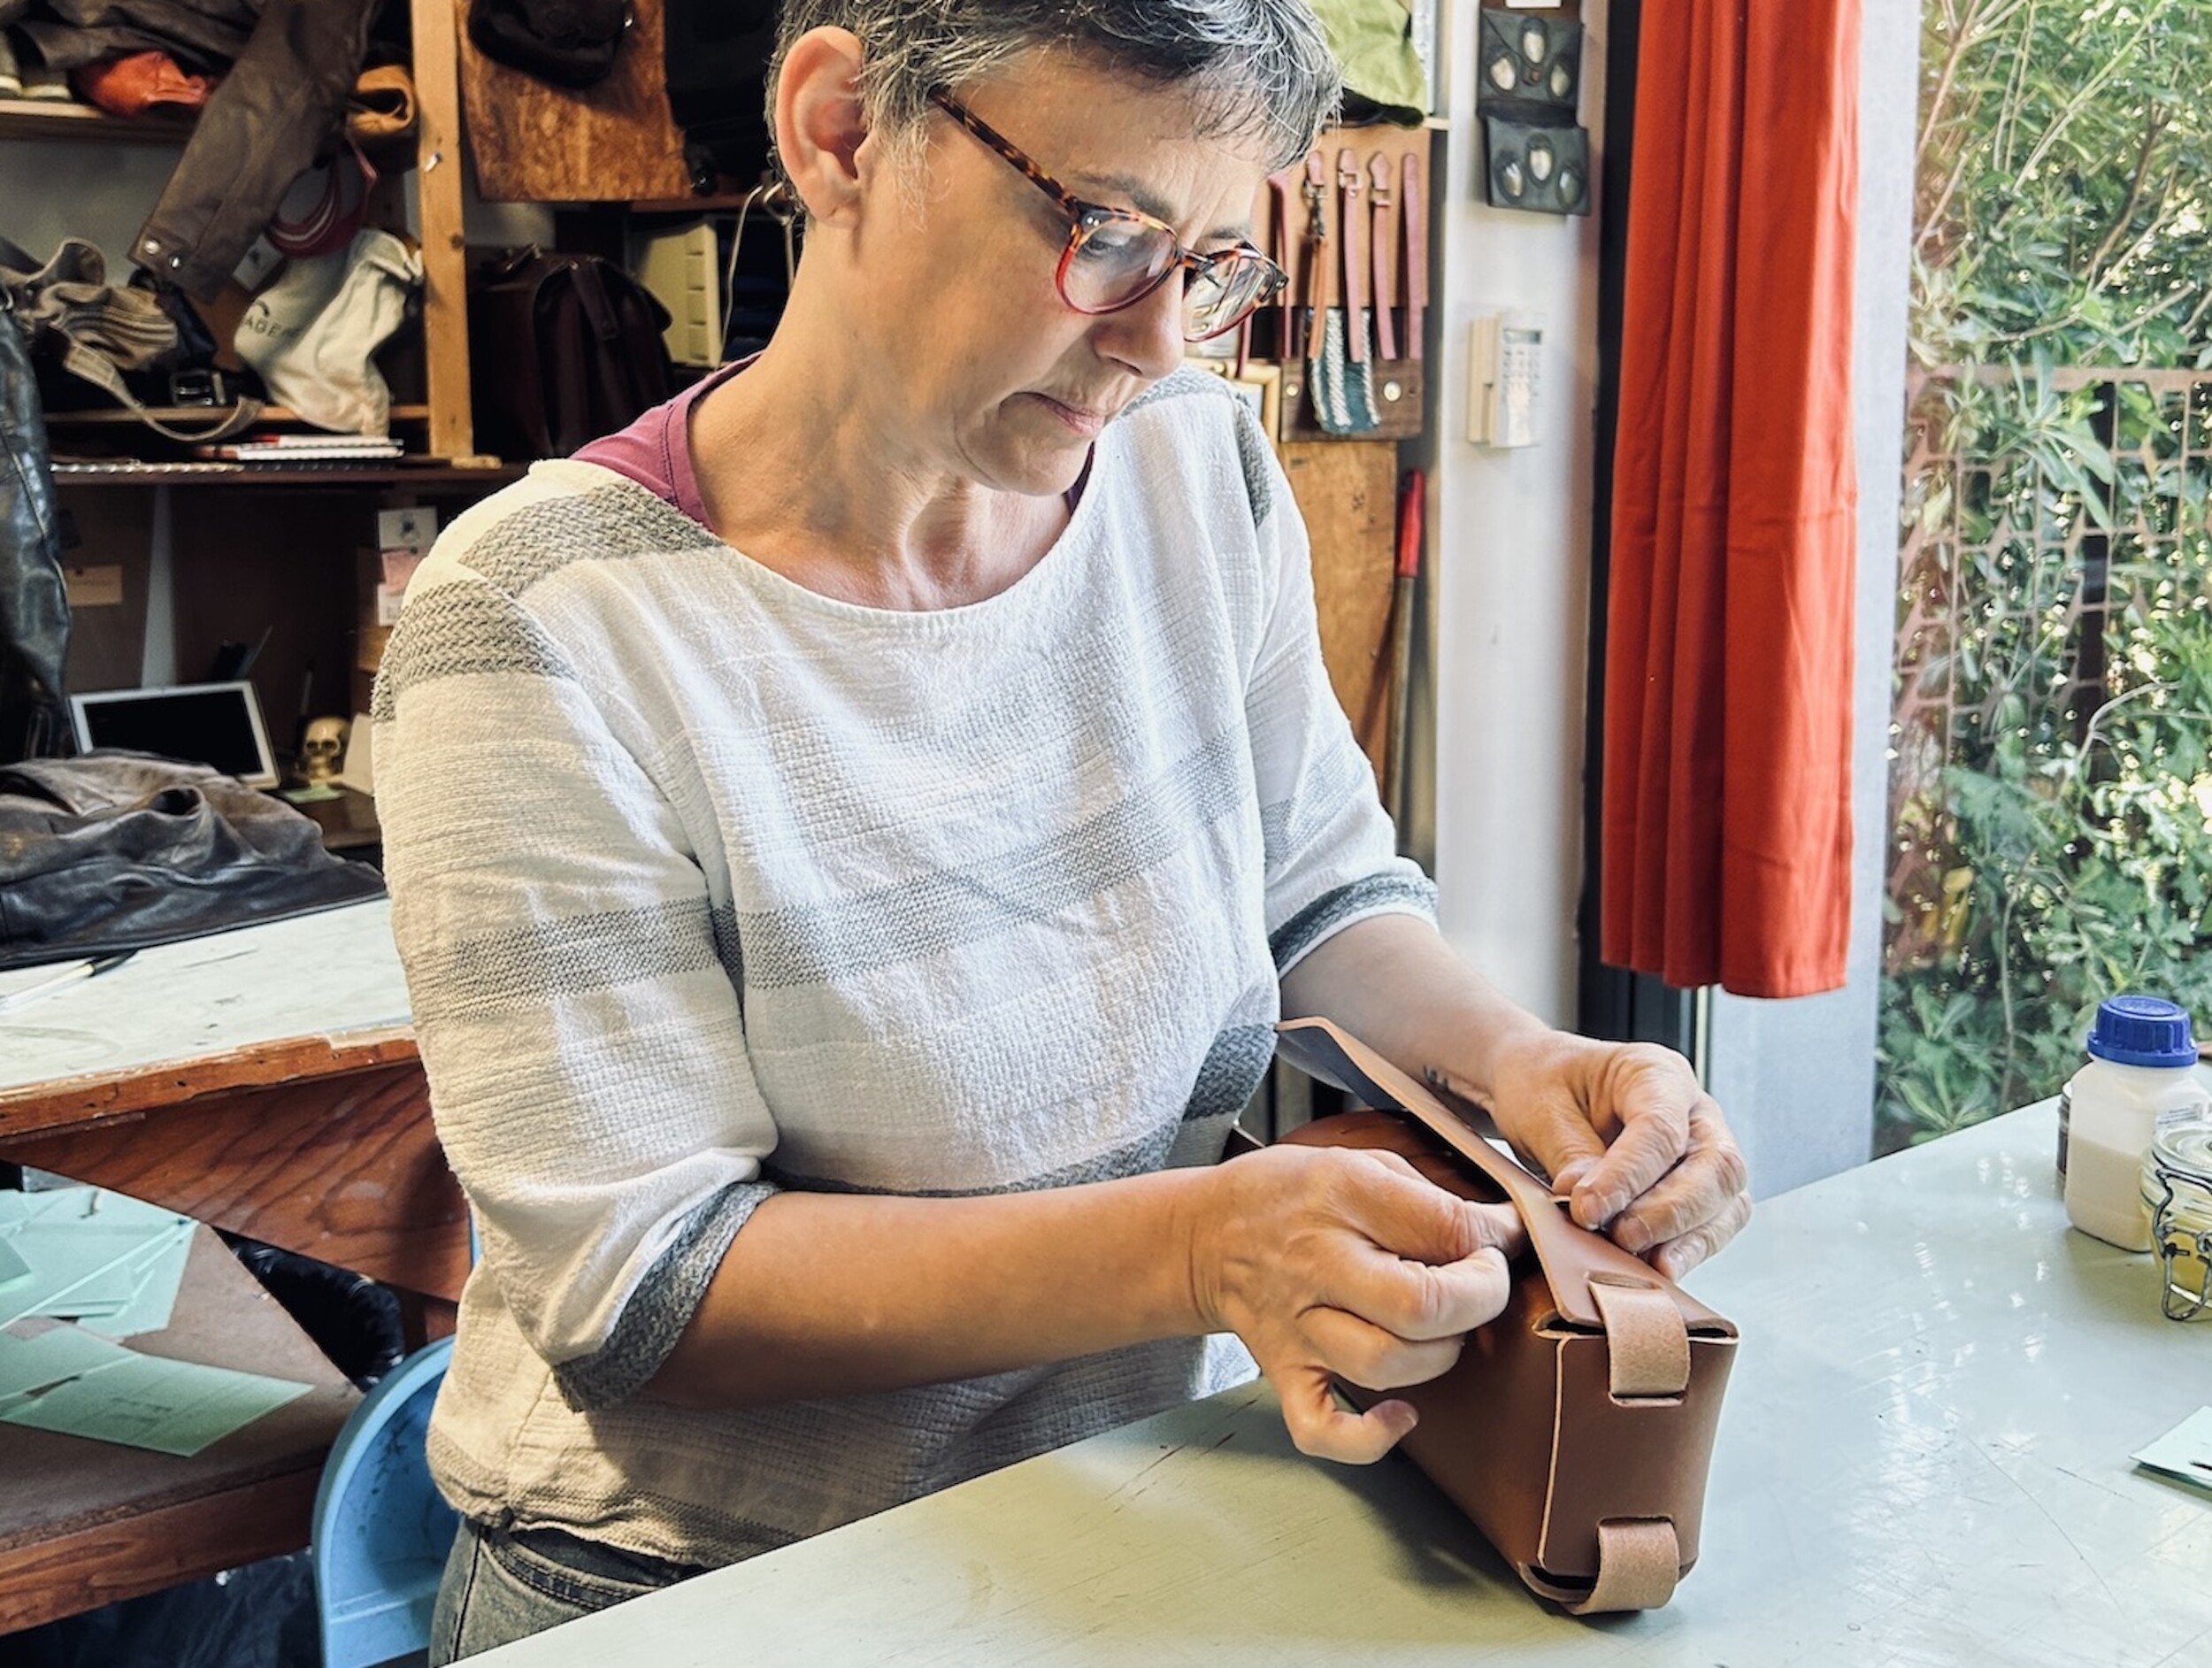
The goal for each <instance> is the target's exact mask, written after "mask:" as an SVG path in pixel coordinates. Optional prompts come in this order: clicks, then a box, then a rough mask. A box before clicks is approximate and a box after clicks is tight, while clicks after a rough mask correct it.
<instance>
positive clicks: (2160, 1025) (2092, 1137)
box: [2066, 995, 2212, 1251]
mask: <svg viewBox="0 0 2212 1668" xmlns="http://www.w3.org/2000/svg"><path fill="white" fill-rule="evenodd" d="M2196 1065H2197V1046H2196V1042H2195V1039H2194V1038H2193V1036H2192V1035H2191V1034H2190V1029H2189V1016H2188V1014H2187V1013H2186V1012H2185V1011H2183V1010H2182V1009H2180V1008H2178V1007H2177V1006H2175V1005H2174V1004H2173V1003H2170V1002H2167V1001H2165V1000H2164V999H2162V998H2161V997H2158V996H2132V995H2131V996H2113V997H2111V998H2109V999H2108V1000H2107V1001H2104V1002H2102V1003H2099V1004H2098V1006H2097V1017H2096V1019H2095V1021H2094V1023H2093V1024H2092V1025H2091V1026H2090V1028H2089V1064H2088V1065H2085V1066H2083V1067H2082V1069H2081V1070H2080V1071H2078V1072H2075V1073H2074V1076H2073V1079H2072V1080H2071V1081H2070V1082H2069V1083H2068V1084H2067V1085H2066V1095H2067V1098H2068V1100H2069V1101H2070V1103H2071V1106H2072V1115H2071V1123H2070V1134H2069V1136H2068V1139H2067V1154H2066V1217H2067V1220H2069V1221H2070V1222H2071V1223H2072V1224H2073V1225H2074V1226H2076V1227H2078V1228H2079V1229H2080V1230H2081V1231H2082V1232H2083V1233H2085V1234H2095V1235H2096V1236H2097V1238H2099V1239H2101V1240H2105V1241H2109V1242H2110V1243H2112V1244H2114V1245H2116V1246H2118V1247H2120V1249H2123V1250H2127V1251H2147V1250H2149V1249H2151V1221H2150V1211H2149V1210H2148V1209H2147V1207H2146V1206H2145V1204H2144V1203H2143V1195H2142V1178H2143V1155H2144V1154H2145V1153H2147V1152H2148V1151H2149V1150H2150V1148H2151V1143H2152V1141H2154V1140H2155V1139H2156V1137H2157V1134H2158V1131H2159V1130H2160V1128H2161V1127H2163V1126H2170V1125H2172V1124H2175V1123H2178V1122H2182V1121H2185V1120H2188V1119H2192V1118H2206V1117H2207V1116H2212V1089H2208V1088H2207V1087H2206V1084H2205V1081H2204V1080H2203V1078H2201V1077H2200V1075H2199V1074H2198V1072H2197V1070H2196Z"/></svg>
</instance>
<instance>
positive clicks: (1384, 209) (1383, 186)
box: [1367, 151, 1398, 359]
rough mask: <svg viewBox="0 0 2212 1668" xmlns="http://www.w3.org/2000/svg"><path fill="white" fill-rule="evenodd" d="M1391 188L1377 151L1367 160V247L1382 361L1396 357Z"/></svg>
mask: <svg viewBox="0 0 2212 1668" xmlns="http://www.w3.org/2000/svg"><path fill="white" fill-rule="evenodd" d="M1391 185H1392V179H1391V173H1390V158H1388V157H1386V156H1385V155H1383V153H1382V152H1381V151H1377V152H1376V153H1375V154H1374V155H1373V156H1371V157H1370V158H1368V159H1367V201H1368V204H1369V205H1370V206H1371V208H1372V209H1373V211H1374V215H1375V228H1374V235H1373V236H1372V237H1371V238H1370V239H1369V240H1368V248H1369V249H1370V250H1371V251H1372V253H1373V255H1374V259H1375V288H1374V295H1373V300H1374V305H1375V354H1376V357H1379V358H1384V359H1394V358H1396V357H1398V271H1397V267H1398V223H1397V221H1396V220H1395V219H1394V218H1392V214H1391V210H1392V209H1393V207H1394V205H1395V204H1396V203H1397V200H1398V199H1397V193H1396V192H1394V190H1392V189H1391Z"/></svg>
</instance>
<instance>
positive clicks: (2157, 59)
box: [1912, 0, 2212, 368]
mask: <svg viewBox="0 0 2212 1668" xmlns="http://www.w3.org/2000/svg"><path fill="white" fill-rule="evenodd" d="M2207 65H2212V6H2208V5H2207V4H2204V0H1928V4H1927V5H1926V7H1925V10H1924V41H1923V43H1922V49H1921V75H1922V98H1921V106H1922V108H1921V134H1920V188H1919V194H1918V195H1919V202H1918V213H1917V215H1916V227H1917V236H1916V240H1915V261H1914V285H1913V288H1914V296H1913V300H1914V328H1913V333H1912V334H1913V340H1914V344H1915V348H1916V351H1917V352H1918V353H1920V354H1921V356H1922V363H1924V364H1927V365H1951V364H1957V363H1961V362H1963V361H1973V362H1978V363H1983V364H1996V363H2007V362H2018V361H2020V360H2022V359H2024V357H2026V355H2027V351H2028V350H2031V349H2037V348H2039V349H2041V350H2044V351H2046V352H2047V353H2048V354H2049V355H2050V356H2051V357H2052V358H2053V359H2055V361H2056V362H2057V363H2059V364H2097V365H2188V366H2193V367H2196V368H2204V367H2206V366H2208V365H2212V340H2208V333H2207V328H2206V324H2207V319H2206V313H2207V301H2208V294H2212V292H2208V290H2207V288H2206V285H2205V274H2206V273H2207V272H2208V271H2212V95H2208V92H2207V87H2206V83H2207V79H2208V77H2207Z"/></svg>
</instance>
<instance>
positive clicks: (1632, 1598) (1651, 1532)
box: [1566, 1518, 1682, 1616]
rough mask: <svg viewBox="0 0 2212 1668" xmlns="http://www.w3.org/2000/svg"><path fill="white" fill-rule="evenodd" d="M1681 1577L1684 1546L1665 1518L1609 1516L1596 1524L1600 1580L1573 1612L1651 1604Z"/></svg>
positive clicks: (1581, 1613) (1664, 1597) (1588, 1613)
mask: <svg viewBox="0 0 2212 1668" xmlns="http://www.w3.org/2000/svg"><path fill="white" fill-rule="evenodd" d="M1681 1579H1682V1550H1681V1546H1680V1543H1679V1542H1678V1541H1677V1540H1676V1539H1675V1533H1674V1524H1673V1522H1672V1520H1671V1519H1670V1518H1607V1519H1605V1520H1604V1521H1603V1522H1601V1523H1600V1524H1599V1525H1598V1580H1597V1585H1596V1586H1595V1587H1592V1588H1591V1589H1590V1595H1589V1597H1587V1598H1586V1599H1584V1600H1582V1601H1581V1602H1580V1603H1574V1604H1569V1605H1567V1606H1566V1610H1567V1613H1568V1614H1569V1615H1571V1616H1592V1615H1595V1614H1597V1613H1599V1612H1600V1611H1603V1610H1657V1609H1658V1608H1659V1607H1660V1606H1661V1605H1663V1604H1664V1603H1666V1602H1667V1601H1668V1600H1669V1599H1671V1598H1672V1597H1673V1596H1674V1589H1675V1584H1676V1583H1677V1582H1678V1581H1679V1580H1681Z"/></svg>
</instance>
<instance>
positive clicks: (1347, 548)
mask: <svg viewBox="0 0 2212 1668" xmlns="http://www.w3.org/2000/svg"><path fill="white" fill-rule="evenodd" d="M1279 452H1280V456H1281V457H1282V460H1283V469H1284V471H1285V473H1287V474H1288V475H1289V477H1290V489H1291V493H1292V495H1293V496H1294V497H1295V498H1296V499H1297V500H1298V509H1299V511H1300V513H1301V514H1302V515H1303V516H1304V517H1305V521H1306V530H1307V532H1308V534H1310V537H1311V539H1312V542H1313V592H1314V607H1315V610H1316V611H1317V613H1318V615H1319V616H1320V622H1321V654H1322V657H1323V659H1324V660H1325V661H1326V662H1327V663H1328V668H1329V682H1330V684H1331V685H1332V687H1333V688H1335V690H1336V698H1337V700H1338V701H1339V702H1340V703H1341V704H1342V706H1343V708H1344V711H1345V713H1346V715H1347V716H1348V718H1350V719H1351V720H1352V731H1353V734H1356V736H1358V738H1359V743H1360V746H1361V748H1362V749H1363V750H1364V751H1365V752H1366V754H1367V758H1368V762H1369V763H1370V764H1371V765H1373V766H1374V767H1375V775H1376V779H1377V780H1380V779H1381V776H1382V769H1383V758H1384V754H1385V752H1386V749H1388V746H1389V742H1390V704H1389V703H1390V657H1389V648H1390V596H1391V587H1392V582H1393V580H1394V577H1395V573H1396V549H1395V547H1396V534H1397V527H1396V522H1397V489H1398V448H1397V446H1396V445H1395V444H1394V442H1389V441H1342V440H1333V441H1299V442H1292V443H1290V444H1287V445H1285V446H1283V447H1281V448H1280V449H1279Z"/></svg>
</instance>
